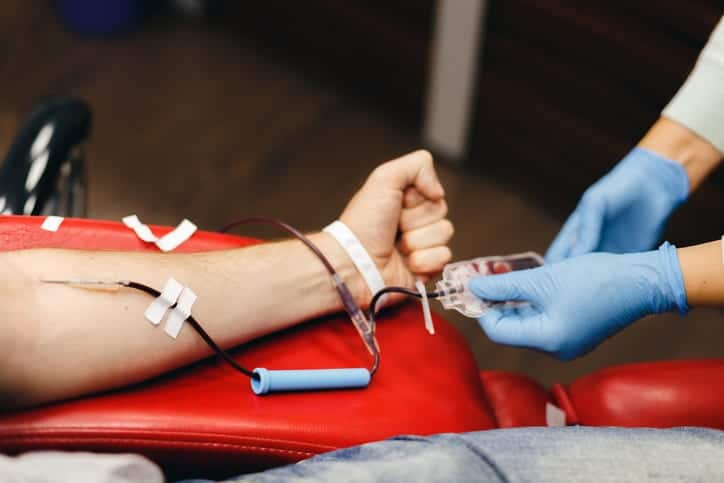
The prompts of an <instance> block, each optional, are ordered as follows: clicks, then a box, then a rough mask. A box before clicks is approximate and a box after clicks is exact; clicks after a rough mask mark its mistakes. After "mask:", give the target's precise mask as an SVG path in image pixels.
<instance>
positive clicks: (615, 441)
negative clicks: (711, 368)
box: [195, 427, 724, 483]
mask: <svg viewBox="0 0 724 483" xmlns="http://www.w3.org/2000/svg"><path fill="white" fill-rule="evenodd" d="M195 481H203V480H195ZM229 481H238V482H260V483H263V482H322V481H329V482H372V481H375V482H398V481H415V482H431V483H432V482H451V481H460V482H464V481H476V482H480V481H485V482H487V481H491V482H524V481H531V482H533V481H534V482H548V481H550V482H565V481H597V482H612V481H656V482H661V481H677V482H684V481H724V432H723V431H717V430H713V429H701V428H675V429H628V428H592V427H565V428H516V429H497V430H492V431H480V432H475V433H465V434H438V435H435V436H430V437H419V436H399V437H396V438H392V439H389V440H385V441H379V442H376V443H369V444H364V445H361V446H355V447H352V448H346V449H341V450H338V451H333V452H331V453H326V454H323V455H319V456H316V457H314V458H310V459H308V460H305V461H302V462H300V463H297V464H295V465H289V466H284V467H281V468H275V469H272V470H268V471H264V472H261V473H255V474H249V475H242V476H240V477H238V478H235V479H233V480H229Z"/></svg>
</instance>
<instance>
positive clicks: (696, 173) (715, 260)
mask: <svg viewBox="0 0 724 483" xmlns="http://www.w3.org/2000/svg"><path fill="white" fill-rule="evenodd" d="M639 146H640V147H642V148H646V149H648V150H650V151H653V152H655V153H658V154H660V155H662V156H664V157H666V158H668V159H671V160H672V161H676V162H678V163H681V164H682V166H684V169H685V170H686V173H687V175H688V176H689V184H690V187H691V192H692V193H693V192H694V191H695V190H696V189H697V188H698V187H699V186H700V185H701V183H702V182H703V181H704V180H705V179H706V177H707V176H708V175H709V174H710V173H711V172H712V171H714V170H715V169H716V168H717V167H718V166H719V164H720V163H721V161H722V157H723V154H722V153H720V152H719V151H718V150H717V149H716V148H715V147H714V146H713V145H712V144H711V143H709V142H708V141H707V140H706V139H704V138H702V137H700V136H698V135H697V134H696V133H694V132H693V131H690V130H689V129H687V128H686V127H684V126H682V125H681V124H679V123H677V122H675V121H672V120H671V119H668V118H666V117H661V118H659V120H658V121H657V122H656V123H654V125H653V126H652V127H651V129H650V130H649V131H648V132H647V133H646V135H645V136H644V137H643V139H641V141H640V142H639ZM677 253H678V255H679V264H680V266H681V271H682V275H683V277H684V287H685V289H686V297H687V301H688V303H689V304H690V305H692V306H724V269H722V264H723V263H724V260H722V252H721V242H720V241H713V242H710V243H704V244H702V245H696V246H691V247H686V248H681V249H679V250H678V252H677Z"/></svg>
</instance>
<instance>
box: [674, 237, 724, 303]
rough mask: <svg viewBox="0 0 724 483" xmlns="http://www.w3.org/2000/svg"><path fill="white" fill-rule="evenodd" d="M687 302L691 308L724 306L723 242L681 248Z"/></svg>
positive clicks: (680, 255) (680, 262)
mask: <svg viewBox="0 0 724 483" xmlns="http://www.w3.org/2000/svg"><path fill="white" fill-rule="evenodd" d="M678 255H679V264H680V265H681V272H682V275H683V276H684V287H685V288H686V300H687V302H688V304H689V305H691V306H695V307H696V306H715V307H721V306H724V265H722V254H721V242H720V241H714V242H709V243H704V244H703V245H694V246H691V247H686V248H680V249H679V250H678Z"/></svg>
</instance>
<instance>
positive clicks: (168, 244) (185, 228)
mask: <svg viewBox="0 0 724 483" xmlns="http://www.w3.org/2000/svg"><path fill="white" fill-rule="evenodd" d="M121 221H123V224H124V225H126V226H127V227H128V228H130V229H132V230H133V231H135V232H136V236H138V238H140V239H141V240H143V241H145V242H146V243H154V244H155V245H156V246H157V247H158V248H159V249H160V250H161V251H164V252H170V251H171V250H174V249H175V248H176V247H178V246H179V245H181V244H182V243H183V242H185V241H186V240H188V239H189V238H191V235H193V234H194V233H195V232H196V230H197V226H196V225H194V224H193V223H192V222H190V221H189V220H187V219H184V220H182V221H181V223H179V225H178V226H177V227H176V228H174V229H173V230H171V231H170V232H168V233H166V234H165V235H164V236H162V237H161V238H159V237H157V236H156V235H154V234H153V232H152V231H151V228H149V226H148V225H146V224H144V223H142V222H141V220H139V219H138V216H136V215H128V216H126V217H124V218H123V219H122V220H121Z"/></svg>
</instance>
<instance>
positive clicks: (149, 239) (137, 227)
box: [121, 215, 158, 243]
mask: <svg viewBox="0 0 724 483" xmlns="http://www.w3.org/2000/svg"><path fill="white" fill-rule="evenodd" d="M121 221H122V222H123V224H124V225H126V226H127V227H128V228H130V229H131V230H133V231H135V232H136V236H138V238H140V239H141V240H143V241H145V242H146V243H156V242H157V241H158V237H157V236H156V235H154V234H153V232H152V231H151V229H150V228H149V227H148V225H144V224H143V223H141V220H139V219H138V217H137V216H136V215H128V216H125V217H123V218H122V219H121Z"/></svg>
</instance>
